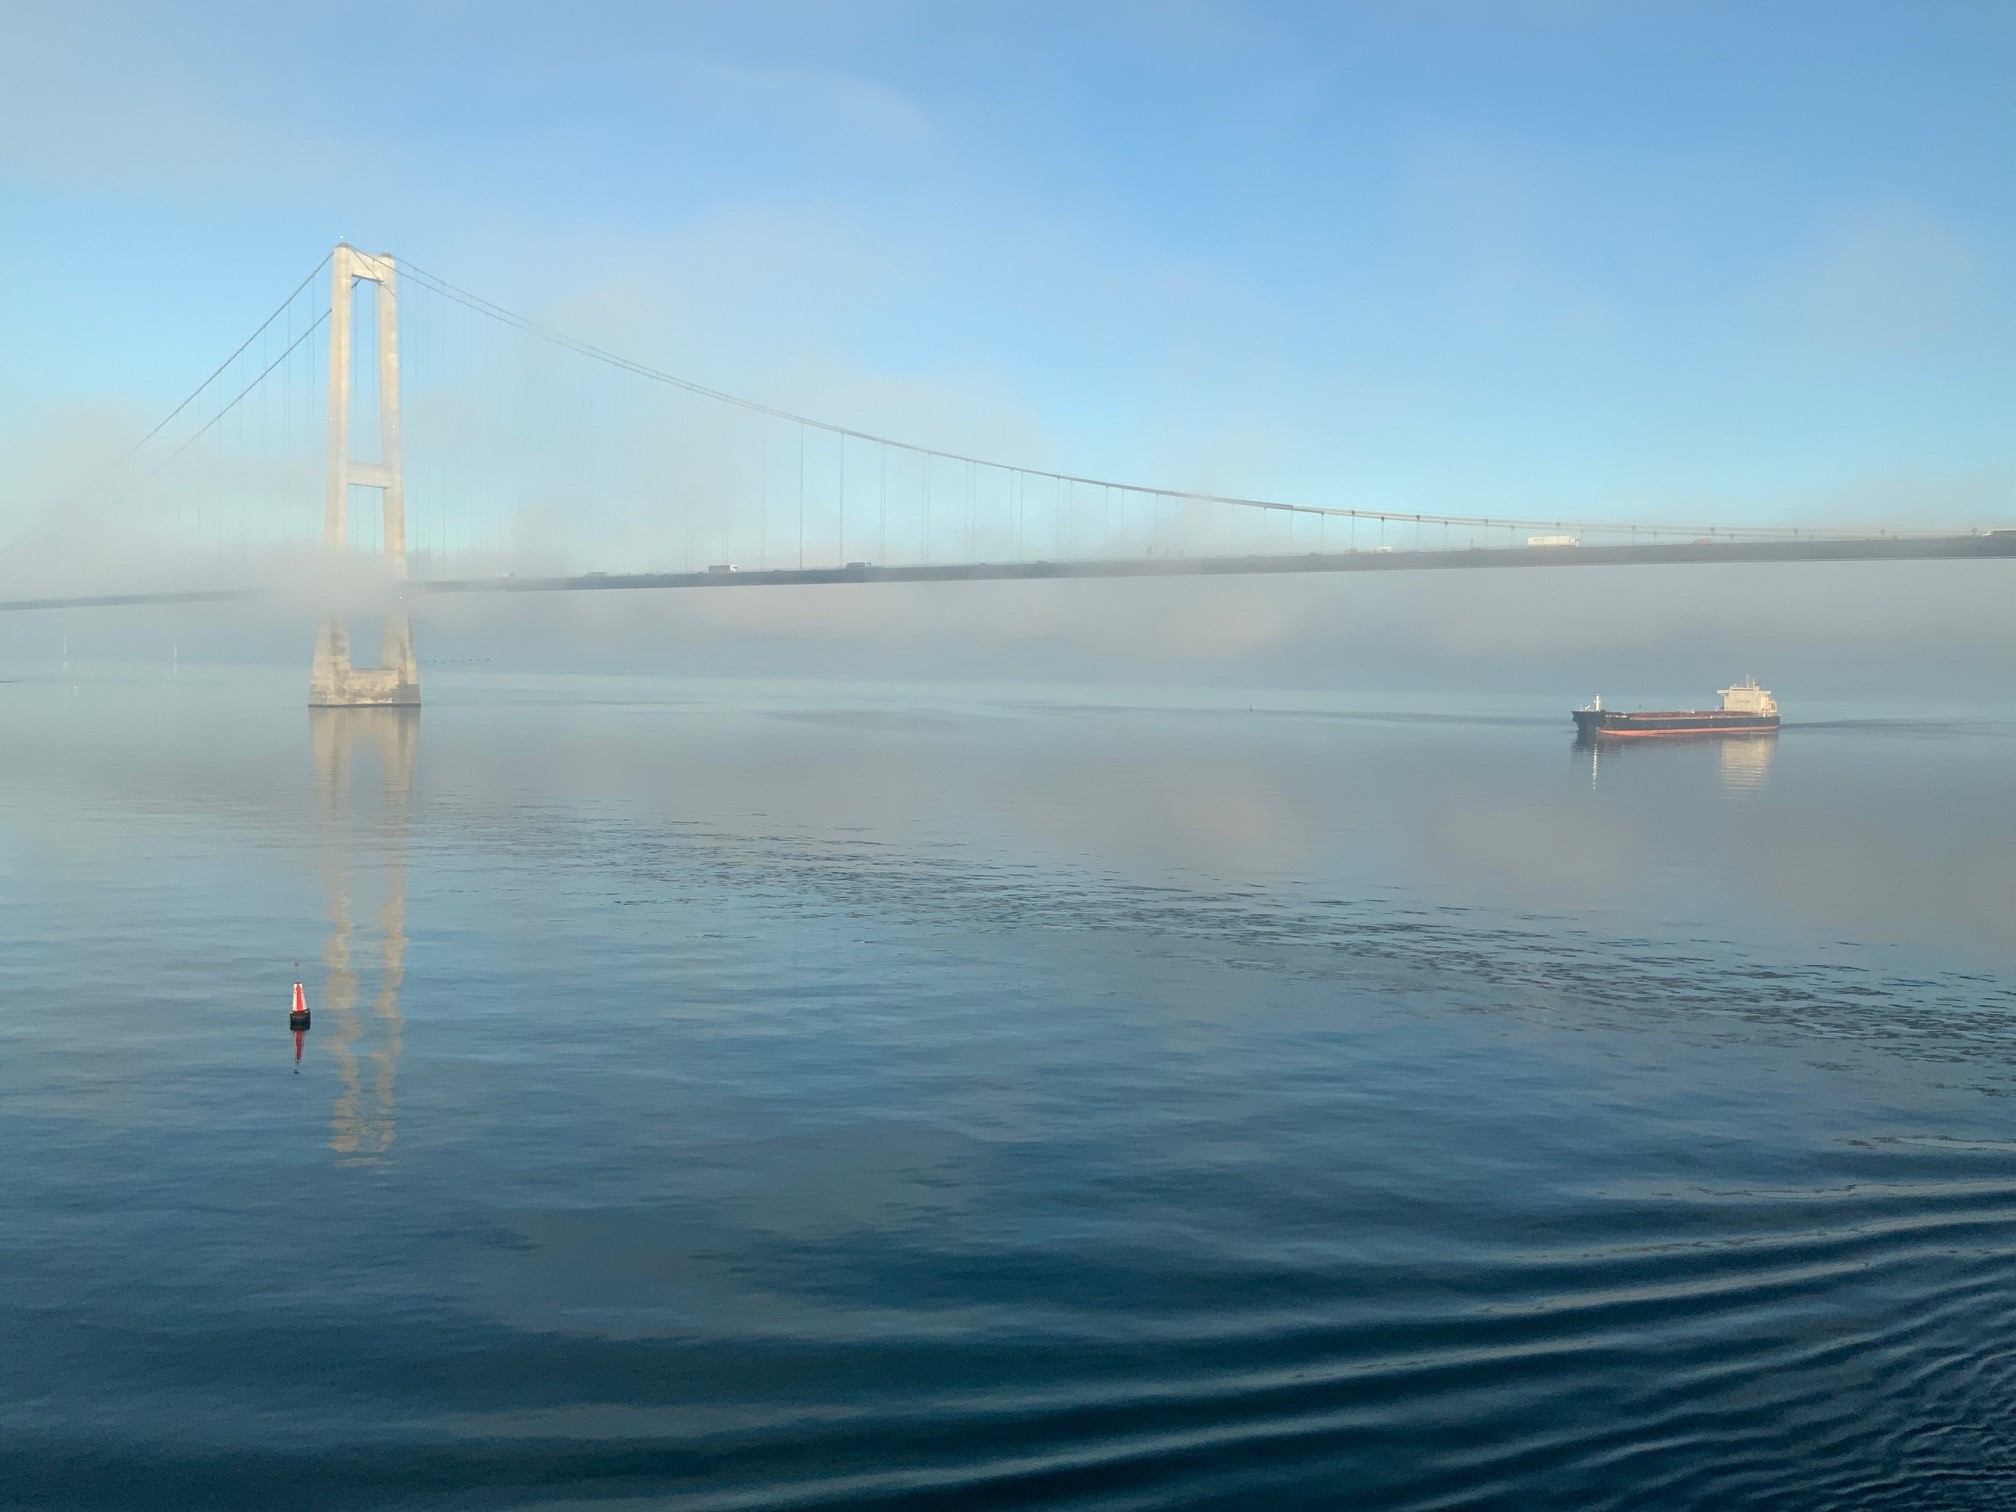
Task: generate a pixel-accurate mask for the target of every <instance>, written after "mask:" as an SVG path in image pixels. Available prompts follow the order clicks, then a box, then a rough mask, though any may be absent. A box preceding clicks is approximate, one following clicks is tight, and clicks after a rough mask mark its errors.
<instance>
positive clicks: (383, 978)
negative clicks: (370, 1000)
mask: <svg viewBox="0 0 2016 1512" xmlns="http://www.w3.org/2000/svg"><path fill="white" fill-rule="evenodd" d="M308 717H309V720H310V734H311V737H312V739H313V743H314V748H315V785H316V789H317V792H318V793H319V795H320V797H321V799H322V819H323V865H324V868H325V871H326V873H327V877H328V885H329V939H328V941H327V943H326V944H325V945H324V946H323V949H322V964H323V966H324V967H326V968H327V970H328V979H327V981H326V982H325V984H324V986H323V989H322V1002H323V1005H324V1006H325V1007H326V1010H327V1012H328V1016H329V1018H330V1021H331V1022H332V1023H333V1025H334V1027H335V1033H334V1034H333V1035H331V1036H330V1040H329V1054H330V1055H331V1056H333V1057H334V1059H335V1061H336V1071H337V1075H338V1077H339V1078H340V1079H341V1081H342V1084H343V1090H342V1091H341V1092H340V1093H339V1094H338V1095H337V1098H336V1106H335V1110H334V1112H333V1113H332V1115H331V1119H330V1133H329V1147H330V1148H331V1149H332V1150H335V1151H336V1152H337V1153H338V1154H340V1155H348V1156H353V1157H366V1158H368V1157H370V1156H373V1155H382V1154H384V1153H385V1152H386V1151H387V1150H388V1149H390V1148H391V1145H392V1139H393V1135H394V1133H395V1132H396V1130H397V1108H396V1104H395V1101H394V1097H393V1081H394V1078H395V1077H396V1076H397V1075H398V1073H399V1050H400V1038H401V1034H402V1032H403V1022H402V1020H401V1017H400V1010H399V987H400V983H401V981H402V980H403V978H404V976H405V971H406V835H407V829H408V826H409V822H410V818H411V810H412V800H413V750H414V745H415V743H416V741H417V739H418V736H419V731H420V713H419V711H418V710H417V709H315V710H311V711H310V713H309V716H308ZM360 747H368V748H370V749H372V750H374V751H375V753H376V755H377V758H378V767H379V775H380V778H381V781H382V785H383V791H384V804H383V808H382V810H381V812H380V814H379V816H378V822H377V824H376V825H375V826H374V825H373V824H372V822H371V816H370V815H369V813H368V812H360V811H359V810H360V808H361V807H362V805H359V804H356V803H353V801H352V798H353V794H352V791H351V786H350V771H351V767H352V766H353V765H354V762H355V757H356V754H357V751H358V749H359V748H360ZM374 839H376V840H377V841H378V842H380V843H378V844H373V843H372V842H373V840H374ZM353 848H360V849H362V850H363V851H364V852H365V853H366V859H367V860H369V861H376V860H379V859H381V858H382V861H383V875H384V880H385V901H384V903H383V905H382V906H381V907H380V908H379V910H378V918H377V925H378V931H379V936H380V949H379V963H378V964H379V974H378V995H377V999H376V1002H375V1003H374V1005H373V1013H374V1016H375V1018H376V1021H377V1022H376V1024H375V1026H374V1025H371V1024H366V1023H362V1022H360V1021H359V1019H358V1015H357V986H358V972H357V968H356V965H355V964H354V962H353V958H352V953H351V945H352V940H353V937H354V936H355V934H356V932H357V927H356V925H354V924H353V923H352V922H351V902H352V900H351V881H352V867H351V860H352V854H353ZM374 1029H375V1032H376V1034H377V1043H376V1045H375V1047H374V1048H372V1049H371V1050H370V1051H369V1052H368V1053H367V1054H366V1055H365V1056H364V1057H363V1060H364V1061H365V1062H367V1063H368V1070H369V1075H370V1082H369V1086H368V1087H367V1086H366V1084H365V1071H366V1069H367V1066H366V1065H365V1064H360V1060H359V1055H358V1049H357V1046H358V1041H359V1040H360V1039H361V1038H363V1037H364V1036H365V1034H366V1033H367V1032H371V1031H373V1030H374Z"/></svg>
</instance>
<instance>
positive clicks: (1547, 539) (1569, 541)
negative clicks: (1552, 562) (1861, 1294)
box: [1526, 535, 1582, 546]
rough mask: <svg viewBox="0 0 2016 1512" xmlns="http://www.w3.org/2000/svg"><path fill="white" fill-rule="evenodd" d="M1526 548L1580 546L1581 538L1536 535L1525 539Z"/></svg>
mask: <svg viewBox="0 0 2016 1512" xmlns="http://www.w3.org/2000/svg"><path fill="white" fill-rule="evenodd" d="M1526 544H1527V545H1528V546H1580V545H1581V544H1582V538H1581V537H1580V536H1572V535H1537V536H1528V537H1526Z"/></svg>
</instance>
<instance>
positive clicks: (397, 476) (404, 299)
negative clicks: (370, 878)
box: [0, 244, 2016, 707]
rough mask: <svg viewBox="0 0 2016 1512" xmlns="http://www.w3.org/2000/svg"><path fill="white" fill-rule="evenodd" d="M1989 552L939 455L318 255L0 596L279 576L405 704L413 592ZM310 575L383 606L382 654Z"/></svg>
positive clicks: (35, 543)
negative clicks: (1277, 491)
mask: <svg viewBox="0 0 2016 1512" xmlns="http://www.w3.org/2000/svg"><path fill="white" fill-rule="evenodd" d="M325 275H326V276H325ZM1984 557H1999V558H2016V529H2008V528H1983V527H1981V526H1978V525H1977V526H1973V527H1960V526H1954V527H1949V528H1946V529H1943V530H1924V531H1912V532H1905V533H1899V532H1896V531H1889V530H1883V531H1870V530H1861V531H1857V530H1852V529H1847V528H1842V529H1816V528H1814V527H1812V526H1799V527H1792V526H1785V527H1768V526H1755V525H1750V526H1728V525H1716V524H1706V523H1701V522H1694V523H1685V522H1679V523H1676V522H1672V521H1664V522H1645V521H1632V520H1614V519H1613V520H1562V519H1545V518H1532V517H1520V516H1516V515H1510V514H1508V515H1507V516H1497V517H1492V516H1477V515H1443V514H1431V513H1414V512H1403V511H1399V510H1392V509H1381V508H1361V507H1352V506H1347V505H1343V504H1333V503H1319V502H1290V501H1287V500H1271V499H1260V498H1246V497H1239V496H1234V495H1227V494H1218V493H1208V492H1196V491H1189V490H1184V489H1180V488H1169V487H1157V486H1152V485H1147V484H1142V483H1137V482H1126V481H1121V480H1116V479H1108V478H1097V477H1089V476H1080V475H1075V474H1072V473H1068V472H1063V471H1057V470H1051V469H1045V468H1040V467H1034V466H1027V465H1021V464H1017V463H1014V462H1009V461H1004V460H1001V459H999V458H987V457H982V456H978V455H968V454H962V453H960V452H957V451H951V450H943V449H938V448H933V447H930V446H924V445H920V444H917V443H915V442H912V441H907V440H904V439H901V438H899V437H895V436H887V435H879V434H874V433H871V432H868V431H864V430H859V429H854V428H850V427H848V426H846V425H842V424H837V423H834V422H833V421H831V420H827V419H821V418H818V417H815V416H811V415H807V414H800V413H796V412H794V411H791V410H788V409H784V408H781V407H778V406H775V405H771V404H765V403H762V402H759V401H756V400H753V399H750V398H746V397H743V396H739V395H735V394H731V393H727V392H724V391H722V390H719V389H715V388H711V387H708V386H706V385H703V384H700V383H697V382H694V381H692V380H690V379H687V378H684V377H680V376H677V375H675V374H672V373H668V372H664V371H661V370H659V369H657V368H653V367H650V366H647V365H645V364H643V363H641V362H638V361H636V360H634V359H632V358H630V357H627V356H622V355H619V354H616V353H614V352H610V351H607V350H604V349H603V348H601V347H599V346H596V345H594V344H591V343H589V342H586V341H582V340H580V339H578V338H576V337H574V336H572V335H569V334H568V333H566V332H564V331H561V330H558V329H555V328H553V327H552V326H549V325H547V324H545V323H543V322H540V321H536V320H533V319H530V318H528V317H526V316H523V315H520V314H517V313H515V312H513V311H510V310H507V309H505V308H503V307H501V306H499V305H496V304H493V303H491V302H490V301H488V300H486V299H483V298H482V297H480V296H479V295H477V294H474V293H472V292H470V291H469V290H467V289H464V288H461V287H460V286H458V285H456V284H454V283H451V282H450V281H448V280H447V279H445V278H442V277H440V276H438V275H436V274H433V273H430V272H428V271H427V270H425V269H423V268H420V267H417V266H415V265H414V264H412V263H410V262H402V261H400V260H398V259H395V258H393V257H391V256H390V255H387V254H374V253H366V252H361V251H359V250H357V249H356V248H354V247H351V246H348V245H347V244H339V245H338V246H337V247H336V248H335V249H334V250H333V252H331V254H330V255H329V256H328V257H326V258H324V259H323V261H322V262H321V264H319V265H318V266H317V267H316V268H315V269H314V270H313V271H312V272H311V273H310V274H309V275H308V276H307V277H306V278H304V279H303V280H302V281H301V283H300V284H299V285H298V286H297V287H296V288H295V289H294V291H293V292H292V293H291V294H290V295H288V297H287V298H286V299H285V300H284V301H283V302H282V303H281V304H280V306H279V307H278V308H277V309H275V310H274V311H273V312H272V314H271V315H269V316H268V317H267V319H266V320H265V321H264V322H262V323H261V324H260V325H259V326H258V328H257V329H256V330H254V331H253V333H252V334H251V335H250V336H249V337H247V338H246V339H245V340H244V341H243V342H242V343H241V344H240V345H239V346H238V347H237V348H236V350H235V351H233V352H232V354H231V355H230V356H229V357H228V358H227V359H226V360H225V361H224V362H223V363H221V364H220V365H219V366H218V367H217V368H216V369H215V370H214V371H212V372H211V373H210V375H209V376H208V377H207V378H205V379H204V380H203V381H202V383H200V384H199V385H198V386H197V387H196V388H195V389H194V390H192V391H191V392H190V393H189V394H188V395H187V396H186V397H185V398H184V399H183V400H182V401H181V403H180V404H178V405H176V406H175V407H174V408H173V410H171V411H170V412H169V414H168V415H167V416H166V417H165V418H164V419H163V420H162V421H161V422H160V423H159V424H157V425H156V426H155V427H154V428H153V429H152V430H151V431H149V432H148V433H147V434H146V435H145V436H144V437H143V438H142V439H141V440H140V441H139V443H138V444H136V445H135V446H133V447H132V448H131V450H130V451H129V452H128V453H127V454H126V455H125V456H124V457H122V458H121V459H120V460H119V462H118V463H117V464H116V466H113V467H111V468H109V469H108V470H107V471H106V473H105V474H104V476H102V477H101V478H98V479H96V480H94V482H93V484H92V487H91V489H90V491H89V492H88V493H87V494H85V495H83V496H81V497H77V498H72V499H69V500H65V501H62V502H61V503H60V504H59V505H58V506H57V507H55V508H52V509H51V510H50V511H49V513H48V514H46V515H45V516H44V517H43V518H42V519H41V520H39V521H36V522H34V523H32V524H30V525H29V527H28V528H27V529H25V530H24V531H23V532H22V533H21V534H19V535H17V536H16V537H14V538H13V539H12V540H11V541H9V542H7V543H5V544H4V545H0V610H8V611H27V610H36V609H59V608H64V609H84V608H110V607H115V606H121V605H136V604H174V603H211V602H222V601H228V600H236V599H250V598H256V597H261V596H273V595H285V596H287V597H288V598H289V599H290V600H291V601H296V602H302V603H308V604H311V605H316V604H320V605H322V606H323V607H321V608H320V609H319V611H318V613H319V619H320V624H319V628H318V630H317V634H316V640H315V650H314V655H313V664H312V671H311V679H310V700H309V701H310V703H311V704H313V705H316V706H320V707H342V706H350V705H392V706H403V705H416V704H418V702H419V697H420V693H419V660H418V656H417V653H416V651H415V647H414V641H413V632H412V621H411V606H412V605H413V604H414V603H415V602H416V601H418V600H420V599H423V598H425V597H427V596H430V595H440V594H471V593H547V592H597V591H611V590H623V589H691V590H707V591H718V590H724V589H750V588H762V587H784V586H791V585H806V584H864V585H865V584H877V583H904V582H911V583H915V582H949V583H958V582H973V581H980V580H989V579H996V580H1017V579H1024V580H1026V579H1039V578H1088V579H1089V578H1128V577H1163V576H1223V575H1233V574H1238V575H1246V574H1266V573H1309V572H1321V573H1344V572H1390V571H1425V570H1473V569H1479V568H1560V567H1569V566H1582V567H1594V566H1618V565H1634V564H1636V565H1645V564H1661V563H1663V564H1690V563H1691V564H1702V563H1728V562H1768V563H1790V562H1830V561H1831V562H1839V561H1906V560H1928V559H1958V558H1984ZM30 581H32V582H33V583H35V584H36V585H37V588H38V590H39V591H37V592H36V593H34V594H32V595H31V594H28V593H26V592H24V591H21V590H20V588H19V586H18V585H20V584H22V583H24V582H30ZM332 582H340V583H344V584H347V585H348V586H349V588H350V589H351V590H352V591H351V595H350V596H351V597H352V598H354V597H355V590H356V589H357V588H358V586H359V585H364V586H366V587H368V588H369V589H370V590H371V591H373V592H375V593H376V594H377V595H378V597H379V599H380V600H381V602H382V604H383V606H384V619H385V628H384V635H383V641H382V645H381V651H380V654H379V659H378V662H377V664H376V665H373V666H360V665H357V664H356V663H355V662H354V661H353V659H352V657H351V652H350V642H349V636H348V631H347V627H346V624H345V617H344V614H343V612H341V611H339V610H338V609H336V608H334V607H330V606H332V605H334V604H335V603H336V602H337V601H338V600H339V598H340V597H341V595H338V594H335V593H333V592H331V589H330V585H331V584H332ZM10 583H12V584H14V585H16V586H15V588H14V591H12V592H11V593H10V591H9V584H10ZM192 583H194V584H198V585H199V586H195V587H191V586H190V585H191V584H192Z"/></svg>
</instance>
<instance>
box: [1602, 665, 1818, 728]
mask: <svg viewBox="0 0 2016 1512" xmlns="http://www.w3.org/2000/svg"><path fill="white" fill-rule="evenodd" d="M1571 717H1572V718H1573V719H1574V721H1575V733H1576V736H1577V738H1578V739H1581V740H1637V739H1644V738H1646V737H1648V736H1668V737H1671V736H1676V735H1775V734H1777V733H1778V700H1777V699H1775V698H1773V697H1772V696H1771V694H1770V691H1769V690H1768V689H1765V688H1760V687H1758V686H1757V679H1756V678H1754V677H1746V678H1744V679H1743V681H1741V682H1739V683H1736V684H1734V685H1733V686H1731V687H1727V688H1724V689H1722V707H1721V708H1719V709H1657V710H1653V711H1651V712H1648V713H1643V714H1633V713H1626V712H1624V711H1622V710H1619V709H1606V708H1604V707H1603V700H1602V698H1601V697H1600V696H1599V697H1598V698H1597V699H1596V700H1595V701H1594V702H1593V703H1591V704H1590V705H1589V707H1587V708H1586V709H1576V710H1575V711H1574V713H1573V715H1572V716H1571Z"/></svg>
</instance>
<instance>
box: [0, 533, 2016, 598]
mask: <svg viewBox="0 0 2016 1512" xmlns="http://www.w3.org/2000/svg"><path fill="white" fill-rule="evenodd" d="M1985 557H2016V530H1995V531H1989V532H1986V533H1983V534H1974V535H1955V536H1915V537H1914V536H1878V537H1867V538H1853V539H1847V538H1835V539H1828V538H1825V537H1817V538H1812V539H1802V540H1776V541H1688V542H1647V543H1643V544H1636V545H1625V546H1519V547H1511V548H1505V547H1462V548H1458V549H1455V550H1445V551H1399V550H1394V551H1350V552H1329V553H1317V552H1309V553H1307V554H1304V555H1296V556H1236V557H1144V558H1139V559H1136V558H1123V559H1116V560H1110V561H1060V562H960V563H945V564H936V565H923V564H919V565H911V566H900V567H883V566H877V565H875V564H872V563H867V562H862V563H857V564H855V565H853V566H849V567H791V568H767V569H749V570H738V571H734V572H639V573H600V572H591V573H587V574H583V575H579V576H573V577H499V578H445V579H415V580H413V581H411V582H409V583H408V584H407V585H406V591H407V592H408V593H409V594H413V595H419V594H435V593H557V592H594V591H601V590H605V589H606V590H615V589H623V588H771V587H789V586H802V585H806V584H819V583H973V582H998V581H1010V582H1012V581H1026V580H1030V579H1050V578H1153V577H1243V576H1252V575H1256V574H1267V573H1292V572H1424V571H1443V570H1449V569H1459V568H1465V569H1467V568H1503V567H1632V566H1638V567H1649V566H1662V565H1664V566H1677V565H1683V564H1686V565H1703V564H1712V563H1718V562H1722V563H1727V562H1924V561H1959V560H1968V559H1974V558H1985ZM265 596H269V595H268V594H266V593H265V591H263V590H259V589H250V588H225V589H197V590H191V591H183V592H163V593H115V594H98V595H92V596H82V597H72V598H39V599H9V600H0V611H8V610H29V609H106V608H115V607H119V606H123V605H135V604H213V603H225V602H230V601H233V600H243V599H252V598H259V597H265Z"/></svg>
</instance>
